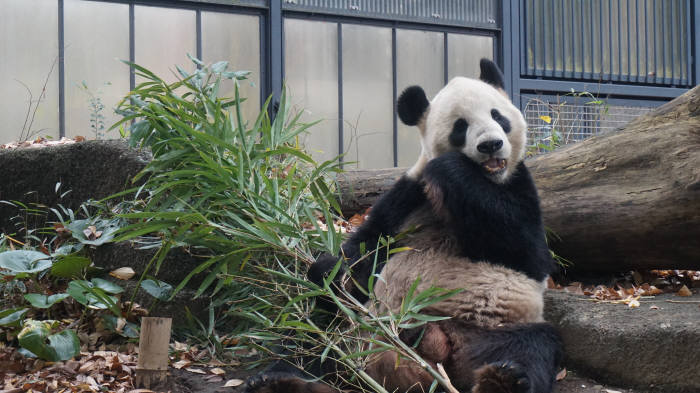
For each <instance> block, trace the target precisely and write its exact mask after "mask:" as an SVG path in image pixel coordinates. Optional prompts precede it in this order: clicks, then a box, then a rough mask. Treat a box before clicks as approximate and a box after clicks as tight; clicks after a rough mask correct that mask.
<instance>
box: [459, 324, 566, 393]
mask: <svg viewBox="0 0 700 393" xmlns="http://www.w3.org/2000/svg"><path fill="white" fill-rule="evenodd" d="M453 334H454V333H453ZM458 334H462V337H461V338H460V339H459V340H460V341H462V343H461V344H460V346H459V348H457V349H456V351H454V353H453V354H452V357H451V359H450V367H449V368H448V373H450V375H452V374H455V375H458V376H459V375H465V374H466V373H465V371H466V370H465V368H469V369H470V370H472V371H474V373H473V374H472V375H471V376H470V378H469V380H464V382H463V383H462V385H463V386H469V385H471V386H472V392H473V393H550V392H551V391H552V388H553V384H554V380H555V377H556V373H557V371H558V370H557V369H558V366H559V362H560V361H561V356H562V351H561V339H560V337H559V334H558V333H557V332H556V331H555V329H554V328H553V327H552V326H551V325H549V324H546V323H533V324H520V325H511V326H505V327H498V328H491V329H486V328H471V329H470V328H466V329H464V332H463V333H458ZM453 340H454V339H453ZM458 380H459V377H458Z"/></svg>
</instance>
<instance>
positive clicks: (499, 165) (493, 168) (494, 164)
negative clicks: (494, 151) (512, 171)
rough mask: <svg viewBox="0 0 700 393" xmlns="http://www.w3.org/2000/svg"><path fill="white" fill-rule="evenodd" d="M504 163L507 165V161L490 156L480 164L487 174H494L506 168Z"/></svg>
mask: <svg viewBox="0 0 700 393" xmlns="http://www.w3.org/2000/svg"><path fill="white" fill-rule="evenodd" d="M506 165H508V161H506V160H504V159H502V158H496V157H491V158H489V159H488V160H486V161H484V162H482V163H481V166H482V167H483V168H484V169H485V170H486V172H488V173H489V174H494V173H497V172H500V171H502V170H504V169H505V168H506Z"/></svg>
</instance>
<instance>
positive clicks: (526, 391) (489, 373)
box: [472, 361, 531, 393]
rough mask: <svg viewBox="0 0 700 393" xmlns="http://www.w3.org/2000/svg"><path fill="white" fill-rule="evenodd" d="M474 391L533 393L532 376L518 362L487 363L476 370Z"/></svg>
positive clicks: (482, 392) (480, 392)
mask: <svg viewBox="0 0 700 393" xmlns="http://www.w3.org/2000/svg"><path fill="white" fill-rule="evenodd" d="M475 377H476V379H475V384H474V387H473V388H472V393H531V387H530V378H529V377H528V376H527V373H526V371H525V368H524V367H522V366H521V365H519V364H518V363H516V362H511V361H504V362H496V363H491V364H487V365H486V366H483V367H481V368H479V369H477V370H476V372H475Z"/></svg>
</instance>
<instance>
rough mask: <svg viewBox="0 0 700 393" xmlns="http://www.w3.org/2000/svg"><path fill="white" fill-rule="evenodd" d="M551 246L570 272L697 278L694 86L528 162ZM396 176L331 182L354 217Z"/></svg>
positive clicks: (699, 231) (698, 149)
mask: <svg viewBox="0 0 700 393" xmlns="http://www.w3.org/2000/svg"><path fill="white" fill-rule="evenodd" d="M526 163H527V165H528V167H529V168H530V170H531V171H532V174H533V177H534V178H535V182H536V183H537V187H538V189H539V193H540V198H541V200H542V211H543V218H544V221H545V225H546V226H547V227H548V228H549V229H551V230H552V231H553V232H554V233H555V234H556V235H557V237H558V239H556V240H554V241H552V242H551V243H550V246H551V247H552V249H553V250H554V251H555V252H556V253H557V254H559V255H561V256H562V257H564V258H566V259H568V260H570V261H571V262H572V263H573V264H574V265H573V266H572V267H571V268H570V269H572V270H575V271H626V270H634V269H654V268H675V269H700V87H695V88H694V89H692V90H691V91H689V92H687V93H686V94H684V95H682V96H681V97H678V98H676V99H675V100H673V101H671V102H669V103H667V104H665V105H663V106H661V107H659V108H657V109H656V110H654V111H652V112H650V113H648V114H646V115H644V116H642V117H640V118H638V119H636V120H634V121H632V122H631V123H629V124H628V125H627V126H625V127H624V128H623V129H622V130H620V131H618V132H614V133H610V134H606V135H603V136H598V137H593V138H590V139H587V140H585V141H583V142H580V143H577V144H573V145H569V146H566V147H563V148H561V149H558V150H556V151H554V152H552V153H549V154H545V155H541V156H538V157H535V158H533V159H530V160H527V162H526ZM404 171H405V168H403V169H389V170H380V171H350V172H347V173H346V174H344V175H343V176H341V177H340V178H339V185H340V195H341V201H342V206H343V210H344V212H345V213H346V214H351V213H356V212H359V211H361V210H363V209H364V208H366V207H368V206H369V205H371V203H373V202H374V201H375V200H376V198H377V197H378V196H379V195H381V193H383V192H384V191H385V190H386V189H388V188H389V187H391V184H393V182H394V181H395V180H396V178H398V177H399V176H401V174H402V173H403V172H404Z"/></svg>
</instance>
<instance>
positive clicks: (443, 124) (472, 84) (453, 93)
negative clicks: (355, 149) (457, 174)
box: [408, 77, 527, 182]
mask: <svg viewBox="0 0 700 393" xmlns="http://www.w3.org/2000/svg"><path fill="white" fill-rule="evenodd" d="M494 108H495V109H498V110H499V111H500V112H501V113H502V114H503V115H504V116H505V117H506V118H508V119H509V120H510V123H511V132H510V133H509V134H508V135H506V133H505V132H503V129H502V128H501V126H500V125H499V124H498V123H497V122H496V121H495V120H494V119H493V118H492V117H491V112H490V111H491V110H492V109H494ZM459 118H464V119H465V120H466V121H467V122H468V123H469V132H467V141H466V143H465V145H464V148H463V149H462V152H463V153H464V154H466V155H467V156H468V157H469V158H471V159H472V160H474V161H475V162H483V161H484V160H486V159H488V158H489V157H488V155H487V154H484V153H480V152H479V151H478V150H477V148H476V147H477V146H478V145H479V143H481V142H483V141H486V140H491V139H501V140H503V141H504V144H503V147H502V148H501V150H499V151H498V152H497V153H498V155H497V157H498V158H501V159H506V160H507V162H508V164H507V167H506V169H505V171H503V172H501V173H499V174H498V175H497V176H496V177H495V179H494V180H496V181H497V182H504V181H506V180H507V179H508V177H509V176H510V175H511V174H512V173H513V170H514V169H515V165H513V164H515V163H517V162H520V161H522V159H523V157H524V155H525V143H526V131H527V124H526V123H525V119H524V118H523V115H522V113H520V111H519V110H518V108H516V107H515V106H514V105H513V104H512V103H511V102H510V100H509V99H508V98H507V97H506V96H505V94H504V92H503V91H502V90H501V89H498V88H496V87H493V86H491V85H489V84H488V83H485V82H483V81H481V80H477V79H470V78H465V77H456V78H453V79H452V80H451V81H450V82H449V83H448V84H447V85H446V86H445V87H444V88H443V89H442V90H440V92H439V93H438V94H437V95H436V96H435V98H433V100H432V101H431V102H430V107H429V109H428V111H426V113H425V114H424V115H423V117H422V118H421V120H420V121H419V122H418V124H417V127H418V129H419V130H420V138H421V154H420V156H419V158H418V161H417V162H416V163H415V164H414V165H413V167H411V169H409V171H408V176H410V177H412V178H414V179H416V178H418V177H419V176H420V174H421V173H422V171H423V168H425V165H426V164H427V163H428V161H430V160H431V159H433V158H435V157H437V156H439V155H441V154H444V153H446V152H448V151H452V150H454V147H452V146H451V145H450V144H449V142H448V137H449V134H450V132H451V131H452V125H453V124H454V122H455V121H456V120H457V119H459Z"/></svg>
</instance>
